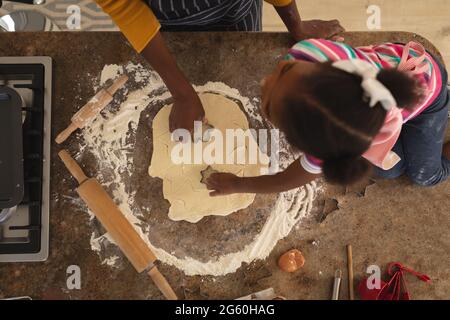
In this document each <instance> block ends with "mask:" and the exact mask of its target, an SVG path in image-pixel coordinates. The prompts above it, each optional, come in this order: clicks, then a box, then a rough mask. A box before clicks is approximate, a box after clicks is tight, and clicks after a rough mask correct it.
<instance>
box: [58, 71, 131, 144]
mask: <svg viewBox="0 0 450 320" xmlns="http://www.w3.org/2000/svg"><path fill="white" fill-rule="evenodd" d="M127 81H128V77H127V76H126V75H121V76H120V77H118V78H117V79H116V80H115V81H114V82H113V84H112V85H111V86H110V87H109V88H107V89H102V90H100V91H99V92H98V93H97V94H96V95H95V96H94V97H93V98H92V99H91V100H89V102H88V103H86V104H85V105H84V106H83V107H82V108H81V109H80V110H79V111H78V112H77V113H75V115H74V116H73V117H72V119H71V123H70V125H69V126H68V127H67V128H66V129H65V130H64V131H62V132H61V133H60V134H58V136H57V137H56V139H55V141H56V143H57V144H61V143H63V142H64V141H66V139H67V138H68V137H69V136H70V135H71V134H72V132H74V131H75V130H77V129H81V128H83V127H84V126H85V125H86V124H87V123H88V122H89V121H91V120H92V119H93V118H95V117H96V116H97V115H98V114H99V113H100V111H102V110H103V109H104V108H105V107H106V106H107V105H108V104H109V103H110V102H111V101H112V100H113V99H114V94H115V93H116V92H117V90H119V89H120V88H122V87H123V85H124V84H125V83H126V82H127Z"/></svg>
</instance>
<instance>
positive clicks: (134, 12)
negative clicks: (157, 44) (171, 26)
mask: <svg viewBox="0 0 450 320" xmlns="http://www.w3.org/2000/svg"><path fill="white" fill-rule="evenodd" d="M96 2H97V4H98V5H99V6H100V7H102V9H103V11H105V12H106V13H107V14H109V15H110V16H111V18H112V19H113V21H114V22H115V23H116V24H117V26H118V27H119V28H120V30H121V31H122V33H123V34H124V35H125V37H127V39H128V41H130V43H131V45H132V46H133V47H134V49H136V51H138V52H141V51H142V50H143V49H144V48H145V46H147V44H148V43H149V42H150V40H152V39H153V37H154V36H155V35H156V33H158V31H159V29H160V27H161V25H160V24H159V22H158V20H157V19H156V17H155V15H154V14H153V12H152V10H151V9H150V8H149V7H148V6H147V5H146V4H145V3H144V1H137V0H96Z"/></svg>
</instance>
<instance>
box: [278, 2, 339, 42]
mask: <svg viewBox="0 0 450 320" xmlns="http://www.w3.org/2000/svg"><path fill="white" fill-rule="evenodd" d="M275 9H276V10H277V12H278V15H279V16H280V18H281V20H283V22H284V24H285V26H286V28H287V29H288V30H289V32H290V33H291V35H292V37H293V38H294V39H295V41H300V40H305V39H308V38H321V39H331V40H336V41H344V38H343V37H342V36H341V34H342V33H343V32H345V29H344V28H343V27H342V26H341V24H340V23H339V21H338V20H331V21H325V20H309V21H302V19H301V18H300V13H299V12H298V8H297V4H296V2H295V1H292V2H291V3H290V4H288V5H287V6H284V7H275Z"/></svg>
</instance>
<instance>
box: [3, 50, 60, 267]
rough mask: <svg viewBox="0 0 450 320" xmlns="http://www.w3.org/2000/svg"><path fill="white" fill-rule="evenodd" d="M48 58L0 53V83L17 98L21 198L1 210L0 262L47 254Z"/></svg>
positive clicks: (41, 258)
mask: <svg viewBox="0 0 450 320" xmlns="http://www.w3.org/2000/svg"><path fill="white" fill-rule="evenodd" d="M51 74H52V68H51V59H50V58H48V57H3V58H0V86H8V87H10V88H13V89H14V90H15V91H17V92H18V93H19V95H20V96H21V98H22V112H23V113H22V121H23V124H22V136H23V173H24V175H23V181H24V183H23V185H24V195H23V200H22V202H21V203H19V204H18V206H17V207H15V208H14V207H13V208H10V209H7V210H4V211H1V213H0V262H8V261H42V260H45V259H47V256H48V227H49V225H48V224H49V221H48V220H49V219H48V218H49V180H50V168H49V162H50V161H49V159H50V117H51V87H52V86H51Z"/></svg>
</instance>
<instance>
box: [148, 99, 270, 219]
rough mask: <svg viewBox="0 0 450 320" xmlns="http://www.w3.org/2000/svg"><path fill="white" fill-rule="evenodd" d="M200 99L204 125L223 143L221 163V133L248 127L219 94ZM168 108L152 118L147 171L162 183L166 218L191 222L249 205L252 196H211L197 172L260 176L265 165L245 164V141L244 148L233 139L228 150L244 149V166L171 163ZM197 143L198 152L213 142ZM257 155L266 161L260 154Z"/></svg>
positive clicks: (231, 103)
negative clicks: (207, 171) (200, 145)
mask: <svg viewBox="0 0 450 320" xmlns="http://www.w3.org/2000/svg"><path fill="white" fill-rule="evenodd" d="M200 99H201V101H202V104H203V107H204V109H205V116H206V118H207V119H208V122H209V123H210V124H211V125H212V126H213V127H214V128H215V130H220V131H221V132H222V136H223V142H224V150H223V151H222V152H223V157H224V160H225V159H226V148H225V145H226V143H225V140H226V139H225V137H226V135H225V130H226V129H238V128H240V129H243V130H247V129H248V128H249V124H248V120H247V117H246V116H245V114H244V112H243V111H242V110H241V109H240V108H239V106H238V105H237V103H236V102H234V101H232V100H230V99H228V98H226V97H224V96H222V95H219V94H213V93H205V94H201V95H200ZM171 109H172V106H171V105H167V106H164V107H163V108H162V109H161V110H160V111H159V112H158V114H157V115H156V116H155V118H154V119H153V129H152V131H153V154H152V159H151V162H150V166H149V169H148V173H149V175H150V176H152V177H158V178H161V179H162V180H163V194H164V198H165V199H167V200H168V201H169V202H170V209H169V213H168V215H169V218H170V219H172V220H174V221H180V220H185V221H188V222H191V223H195V222H198V221H200V220H201V219H202V218H203V217H205V216H209V215H217V216H226V215H228V214H231V213H233V212H236V211H238V210H241V209H244V208H246V207H248V206H249V205H250V204H252V202H253V201H254V199H255V194H232V195H227V196H220V197H211V196H210V195H209V190H207V188H206V185H205V184H203V183H201V179H202V175H201V171H203V170H205V169H206V168H207V167H208V165H210V166H211V168H212V169H214V170H217V171H219V172H231V173H233V174H236V175H238V176H241V177H242V176H245V177H249V176H257V175H260V174H261V168H267V165H262V164H260V162H261V161H258V163H256V164H248V157H249V156H248V151H249V139H248V138H246V139H245V145H237V140H235V148H233V150H232V151H231V152H233V153H236V152H237V151H238V150H240V151H244V150H245V159H246V164H208V163H202V164H174V163H173V162H172V160H171V150H172V148H173V147H175V146H176V145H177V144H179V142H173V141H172V140H171V134H170V130H169V114H170V111H171ZM250 139H254V138H253V137H251V138H250ZM253 141H254V140H253ZM197 143H200V144H202V150H205V148H206V147H207V146H208V145H209V144H211V143H213V139H211V141H208V142H203V141H199V142H197ZM194 145H195V144H194V143H193V144H192V146H191V156H192V159H193V158H194V148H195V147H194ZM258 150H259V149H258ZM259 156H262V157H264V158H265V159H267V156H266V155H264V154H263V155H261V154H260V155H259ZM258 160H259V157H258ZM264 163H267V162H264Z"/></svg>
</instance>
